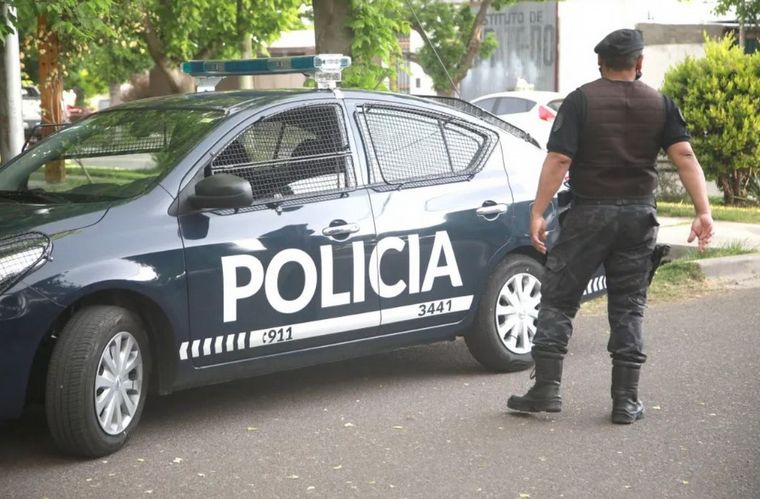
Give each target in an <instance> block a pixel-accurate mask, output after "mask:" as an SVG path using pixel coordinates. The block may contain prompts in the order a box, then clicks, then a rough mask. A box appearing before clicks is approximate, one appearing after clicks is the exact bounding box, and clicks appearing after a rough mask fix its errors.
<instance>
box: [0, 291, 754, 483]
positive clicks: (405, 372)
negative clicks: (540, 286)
mask: <svg viewBox="0 0 760 499" xmlns="http://www.w3.org/2000/svg"><path fill="white" fill-rule="evenodd" d="M758 303H760V289H757V288H755V289H742V290H732V291H723V292H714V293H711V294H709V295H706V296H703V297H700V298H697V299H693V300H691V301H688V302H684V303H679V304H662V305H656V306H654V307H652V308H651V309H650V310H649V312H648V319H647V330H648V349H649V354H650V357H649V362H648V363H647V365H646V366H645V367H646V370H645V371H644V372H643V374H642V392H643V398H644V401H645V403H646V405H647V411H648V412H647V417H646V419H644V420H643V421H641V422H639V423H637V424H635V425H633V426H631V427H625V426H613V425H611V424H610V423H609V422H608V413H609V409H610V399H609V361H608V358H607V355H606V352H605V345H606V328H605V323H606V319H605V318H604V317H602V316H584V317H581V318H580V319H579V321H578V328H577V329H576V336H575V337H574V338H573V343H572V355H571V356H570V357H569V359H568V361H567V362H566V367H565V374H566V376H565V379H566V383H565V385H564V393H563V397H564V400H565V409H564V411H563V412H562V413H560V414H558V415H552V416H547V415H540V416H517V415H513V414H508V413H507V412H506V411H505V402H506V398H507V395H508V394H509V393H510V392H513V391H520V392H522V391H523V390H524V389H525V388H526V387H527V386H528V373H516V374H504V375H490V374H486V373H484V372H483V370H482V369H481V368H480V367H479V366H478V364H477V363H476V362H475V361H474V360H472V358H471V357H470V356H469V354H468V352H467V349H466V348H465V346H464V344H463V342H461V341H457V342H454V343H447V344H437V345H431V346H426V347H418V348H410V349H406V350H403V351H397V352H393V353H389V354H384V355H377V356H374V357H370V358H367V359H359V360H354V361H350V362H342V363H339V364H333V365H329V366H321V367H315V368H310V369H304V370H300V371H296V372H291V373H285V374H277V375H271V376H266V377H261V378H256V379H252V380H248V381H238V382H234V383H229V384H226V385H221V386H217V387H209V388H203V389H197V390H191V391H187V392H183V393H178V394H175V395H173V396H170V397H164V398H152V399H150V400H149V401H148V404H149V405H148V408H147V410H146V414H145V416H144V419H143V422H142V424H141V425H140V430H139V432H138V433H137V434H135V435H134V437H133V438H132V440H131V442H130V444H129V445H128V446H127V447H126V448H125V449H124V450H122V451H121V452H119V453H118V454H115V455H113V456H110V457H108V458H106V459H102V460H94V461H77V460H71V459H67V458H65V457H61V456H59V455H56V454H55V451H54V449H53V448H52V446H51V444H50V443H49V438H48V435H47V430H46V429H45V426H44V417H43V415H42V413H41V411H37V412H31V413H30V414H29V415H28V416H27V417H26V418H25V419H24V420H23V421H19V422H15V423H13V424H11V425H10V426H8V425H6V426H5V427H2V428H0V496H2V497H4V498H5V497H10V498H16V497H19V498H20V497H24V498H28V497H31V498H34V497H40V498H41V497H51V498H55V497H77V498H78V497H146V496H150V497H265V498H270V497H283V498H284V497H388V498H395V497H462V498H465V497H467V498H470V497H500V498H501V497H504V498H520V497H531V498H556V497H566V498H588V497H603V498H610V497H616V498H617V497H623V498H625V497H631V498H651V497H669V498H670V497H684V498H686V497H688V498H717V497H730V498H750V497H758V496H759V495H760V475H758V472H757V470H758V469H760V413H759V411H758V409H760V390H758V379H759V378H758V372H760V360H758V354H760V335H758V324H759V323H760V310H758V306H757V304H758Z"/></svg>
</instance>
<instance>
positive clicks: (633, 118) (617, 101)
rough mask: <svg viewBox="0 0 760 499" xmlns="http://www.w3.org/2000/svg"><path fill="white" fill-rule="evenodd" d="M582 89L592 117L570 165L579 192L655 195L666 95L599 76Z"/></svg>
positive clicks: (588, 194)
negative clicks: (653, 193) (599, 77)
mask: <svg viewBox="0 0 760 499" xmlns="http://www.w3.org/2000/svg"><path fill="white" fill-rule="evenodd" d="M580 90H581V92H582V93H583V95H584V96H585V99H586V119H585V122H584V125H583V129H582V130H581V133H580V140H579V147H578V152H577V153H576V155H575V157H574V158H573V162H572V165H571V167H570V182H571V184H572V189H573V192H575V193H576V194H578V195H580V196H585V197H592V198H606V199H609V198H615V199H618V198H638V197H644V196H648V195H651V194H652V192H654V189H655V187H656V186H657V170H656V161H657V154H658V152H659V150H660V144H661V143H662V134H663V130H664V127H665V103H664V101H663V97H662V95H661V94H660V93H659V92H657V91H656V90H654V89H653V88H651V87H649V86H647V85H646V84H644V83H642V82H640V81H610V80H605V79H599V80H596V81H593V82H591V83H587V84H586V85H583V86H582V87H581V88H580Z"/></svg>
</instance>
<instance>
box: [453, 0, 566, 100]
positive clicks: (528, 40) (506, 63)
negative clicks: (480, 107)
mask: <svg viewBox="0 0 760 499" xmlns="http://www.w3.org/2000/svg"><path fill="white" fill-rule="evenodd" d="M485 31H486V32H492V33H494V34H495V35H496V39H497V40H498V42H499V46H498V48H497V49H496V52H495V53H494V54H493V55H492V56H491V57H490V58H488V59H485V60H480V61H478V62H477V63H476V64H475V65H474V66H473V67H472V69H470V72H469V73H468V74H467V76H466V77H465V79H464V80H462V83H461V89H460V92H461V95H462V98H463V99H465V100H471V99H474V98H475V97H479V96H481V95H485V94H489V93H493V92H503V91H505V90H513V89H514V88H515V87H516V86H517V85H518V82H519V81H520V80H522V81H524V82H525V83H527V84H529V85H533V88H534V89H535V90H554V88H555V85H556V73H557V71H556V69H557V2H520V3H519V4H516V5H513V6H511V7H509V8H507V9H504V10H502V11H500V12H496V11H493V10H491V11H490V12H489V13H488V14H487V16H486V24H485Z"/></svg>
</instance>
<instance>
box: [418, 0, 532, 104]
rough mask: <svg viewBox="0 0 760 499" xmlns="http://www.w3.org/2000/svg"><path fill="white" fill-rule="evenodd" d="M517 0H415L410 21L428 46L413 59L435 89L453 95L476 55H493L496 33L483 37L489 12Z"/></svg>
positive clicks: (485, 56)
mask: <svg viewBox="0 0 760 499" xmlns="http://www.w3.org/2000/svg"><path fill="white" fill-rule="evenodd" d="M518 1H519V0H483V1H481V2H473V1H471V2H470V4H461V5H457V4H453V3H448V2H441V1H440V0H414V2H413V4H412V6H413V11H412V12H410V13H409V20H410V22H411V25H412V28H413V29H414V30H415V31H417V32H418V33H419V34H420V36H422V38H423V40H425V45H424V47H423V48H422V50H420V52H419V54H417V55H416V56H413V60H414V61H415V62H417V63H419V64H420V66H422V69H423V70H424V71H425V73H427V74H428V75H430V77H431V78H432V79H433V88H434V89H435V90H436V92H439V93H441V94H444V95H451V94H453V93H454V91H455V90H456V88H457V87H458V86H459V84H460V83H461V81H462V80H463V79H464V78H465V76H467V72H468V71H469V70H470V68H471V67H472V65H473V64H474V62H475V60H476V58H478V57H480V58H487V57H490V56H491V54H493V52H494V51H495V50H496V47H497V42H496V38H495V37H494V35H493V33H488V34H487V35H486V36H483V26H484V23H485V19H486V14H487V13H488V10H489V9H491V8H493V9H495V10H497V11H498V10H501V9H503V8H505V7H507V6H509V5H512V4H515V3H517V2H518ZM477 3H479V5H477V7H476V10H473V9H474V8H473V5H474V4H477Z"/></svg>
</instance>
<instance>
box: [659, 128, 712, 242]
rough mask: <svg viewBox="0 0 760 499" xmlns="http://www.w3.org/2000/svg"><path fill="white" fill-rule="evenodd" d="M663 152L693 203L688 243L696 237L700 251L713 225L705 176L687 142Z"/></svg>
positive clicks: (710, 234)
mask: <svg viewBox="0 0 760 499" xmlns="http://www.w3.org/2000/svg"><path fill="white" fill-rule="evenodd" d="M665 152H667V153H668V157H669V158H670V161H672V162H673V164H674V165H676V169H677V171H678V176H679V177H680V179H681V183H683V186H684V187H685V188H686V192H688V193H689V197H691V201H692V202H693V203H694V210H695V211H696V217H695V219H694V223H693V224H692V229H691V233H690V234H689V239H688V241H689V242H691V241H693V240H694V238H695V237H698V238H699V250H700V251H702V250H703V249H704V247H705V246H706V245H708V244H709V243H710V239H711V237H712V223H713V222H712V215H711V214H710V201H709V200H708V199H707V186H706V185H705V174H704V172H703V171H702V167H701V166H700V164H699V161H698V160H697V156H696V155H695V154H694V150H693V149H692V148H691V144H690V143H689V142H686V141H681V142H676V143H675V144H672V145H671V146H670V147H668V148H667V149H666V151H665Z"/></svg>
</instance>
